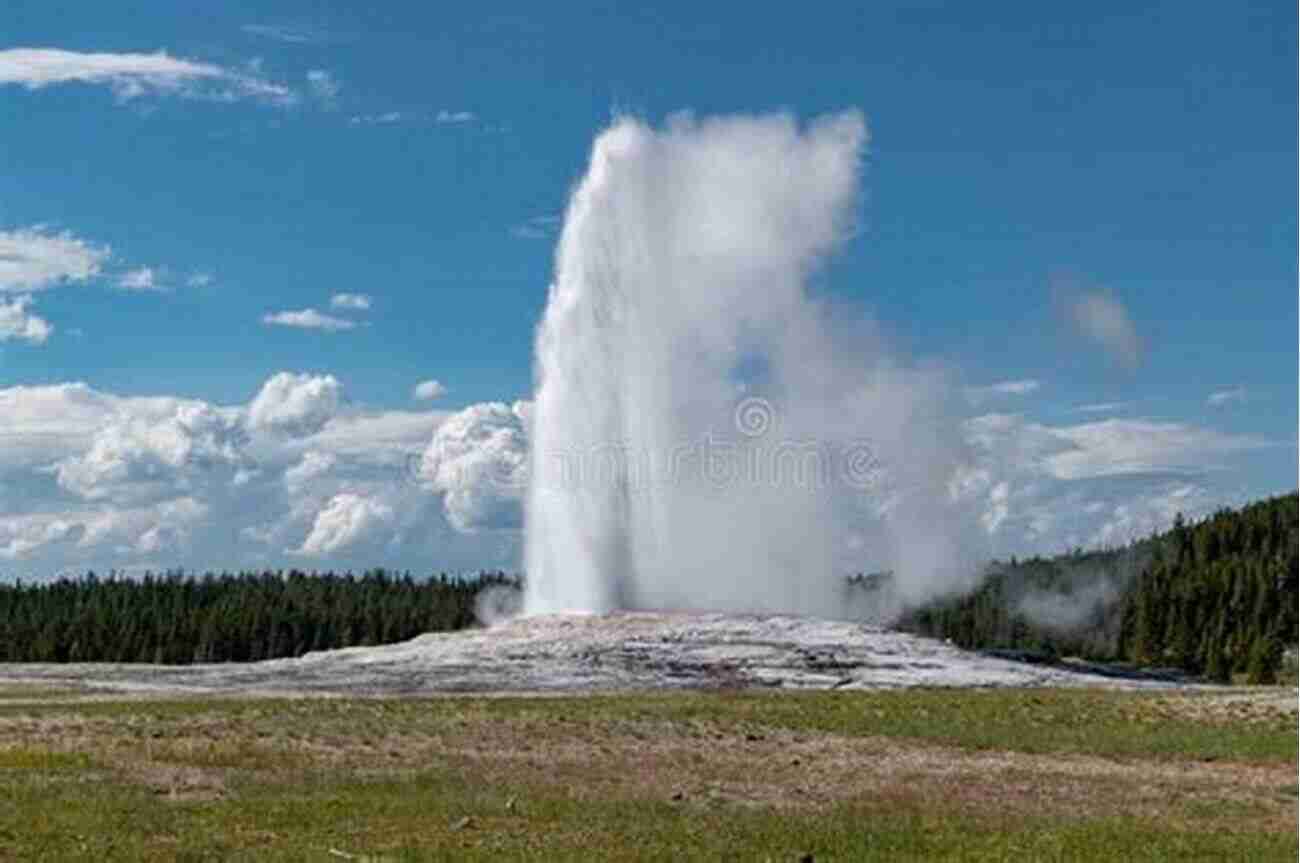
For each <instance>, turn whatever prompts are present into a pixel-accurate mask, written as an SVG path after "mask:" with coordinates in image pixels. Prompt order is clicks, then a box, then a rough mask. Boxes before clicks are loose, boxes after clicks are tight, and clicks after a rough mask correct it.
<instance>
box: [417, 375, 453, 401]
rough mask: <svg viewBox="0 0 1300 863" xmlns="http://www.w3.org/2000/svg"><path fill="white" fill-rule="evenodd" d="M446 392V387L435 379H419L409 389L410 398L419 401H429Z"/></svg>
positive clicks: (440, 396)
mask: <svg viewBox="0 0 1300 863" xmlns="http://www.w3.org/2000/svg"><path fill="white" fill-rule="evenodd" d="M446 394H447V388H446V387H445V386H443V385H442V384H441V383H439V382H438V381H435V380H428V381H420V382H419V383H418V384H416V385H415V389H414V390H412V391H411V398H413V399H415V400H416V401H421V402H431V401H433V400H434V399H440V398H442V397H443V396H445V395H446Z"/></svg>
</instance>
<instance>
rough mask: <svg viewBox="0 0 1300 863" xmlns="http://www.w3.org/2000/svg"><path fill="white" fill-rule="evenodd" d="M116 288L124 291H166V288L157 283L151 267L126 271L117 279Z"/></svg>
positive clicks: (156, 276)
mask: <svg viewBox="0 0 1300 863" xmlns="http://www.w3.org/2000/svg"><path fill="white" fill-rule="evenodd" d="M117 286H118V287H119V288H121V289H122V290H124V291H157V292H164V291H166V290H167V287H166V286H165V285H163V284H161V283H160V282H159V278H158V272H157V271H156V270H154V268H153V267H139V268H137V269H134V270H127V271H126V272H125V273H122V275H120V276H118V277H117Z"/></svg>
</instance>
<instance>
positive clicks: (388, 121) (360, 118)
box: [348, 111, 410, 126]
mask: <svg viewBox="0 0 1300 863" xmlns="http://www.w3.org/2000/svg"><path fill="white" fill-rule="evenodd" d="M409 116H410V115H408V114H404V113H402V112H401V111H385V112H384V113H382V114H354V115H352V116H351V117H349V118H348V125H349V126H391V125H392V124H394V123H400V122H402V121H403V120H405V119H408V118H409Z"/></svg>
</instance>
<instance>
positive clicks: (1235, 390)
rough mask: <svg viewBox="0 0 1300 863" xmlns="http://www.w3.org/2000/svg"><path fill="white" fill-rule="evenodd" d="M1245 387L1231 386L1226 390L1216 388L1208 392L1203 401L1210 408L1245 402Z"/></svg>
mask: <svg viewBox="0 0 1300 863" xmlns="http://www.w3.org/2000/svg"><path fill="white" fill-rule="evenodd" d="M1247 395H1248V394H1247V392H1246V389H1245V387H1232V388H1231V389H1226V390H1217V391H1215V392H1212V393H1210V395H1209V396H1208V397H1206V399H1205V403H1206V404H1207V405H1208V406H1210V407H1212V408H1223V407H1228V406H1230V405H1239V404H1245V403H1246V398H1247Z"/></svg>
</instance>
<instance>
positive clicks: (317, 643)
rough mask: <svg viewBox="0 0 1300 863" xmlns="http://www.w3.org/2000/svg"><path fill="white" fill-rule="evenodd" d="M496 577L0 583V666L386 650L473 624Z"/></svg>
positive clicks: (291, 575)
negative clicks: (367, 648) (385, 647)
mask: <svg viewBox="0 0 1300 863" xmlns="http://www.w3.org/2000/svg"><path fill="white" fill-rule="evenodd" d="M504 584H508V585H515V584H517V582H516V581H515V580H514V579H512V578H510V577H509V576H506V575H504V574H502V573H499V572H498V573H491V572H485V573H480V574H479V575H478V576H477V577H475V578H469V579H462V578H450V577H448V576H446V575H440V576H435V577H431V578H428V579H420V580H416V579H413V578H411V576H410V575H409V574H408V575H402V576H395V575H390V574H389V573H387V572H385V571H384V570H374V571H372V572H367V573H365V574H363V575H360V576H354V575H352V574H350V573H348V574H344V575H337V574H334V573H323V574H318V573H311V574H308V573H304V572H298V571H291V572H287V573H283V572H265V573H241V574H236V575H232V574H222V575H205V576H202V577H195V576H184V575H179V574H173V575H161V576H156V575H147V576H145V577H143V578H114V577H109V578H97V577H96V576H95V575H94V574H89V575H87V576H85V577H84V578H80V579H63V580H59V581H54V582H44V583H37V584H22V583H9V584H5V583H0V661H8V662H154V663H167V664H188V663H192V662H244V661H253V660H259V659H274V658H278V657H286V656H301V655H302V654H304V653H307V652H308V651H312V650H327V649H329V648H335V647H352V646H356V645H374V644H386V643H390V642H396V641H404V640H406V639H409V638H414V637H415V636H417V635H419V634H421V633H423V632H439V631H446V630H451V629H461V628H463V627H466V626H469V625H471V624H473V623H474V620H475V617H474V610H475V605H474V603H475V597H476V596H477V595H478V593H479V591H481V590H482V589H484V588H486V587H489V586H493V585H504Z"/></svg>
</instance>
